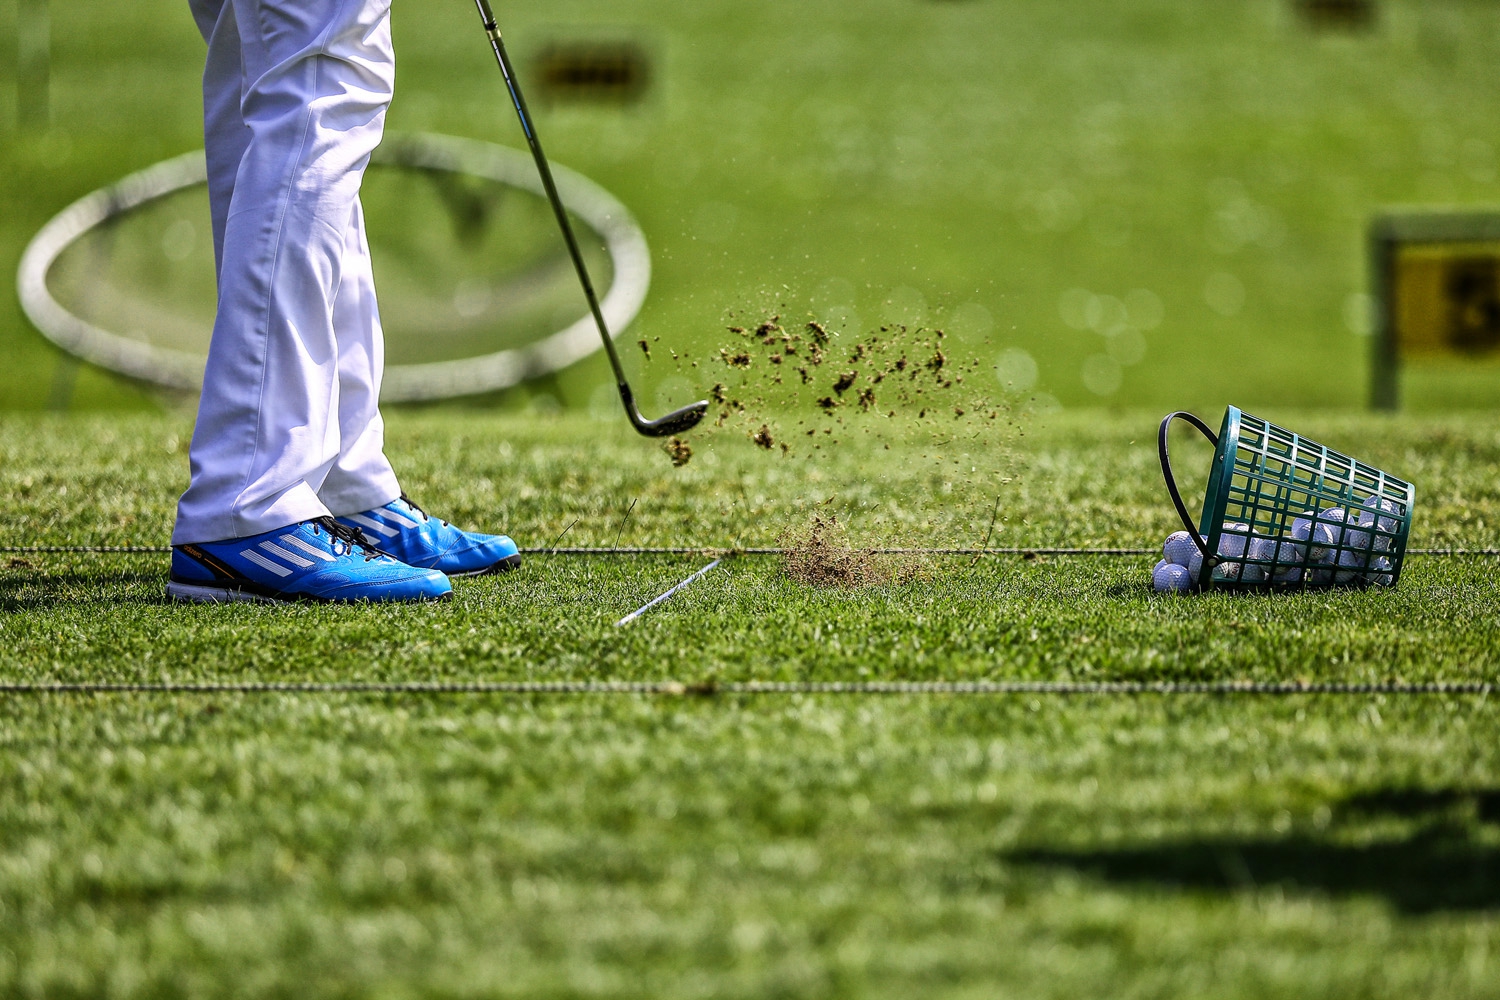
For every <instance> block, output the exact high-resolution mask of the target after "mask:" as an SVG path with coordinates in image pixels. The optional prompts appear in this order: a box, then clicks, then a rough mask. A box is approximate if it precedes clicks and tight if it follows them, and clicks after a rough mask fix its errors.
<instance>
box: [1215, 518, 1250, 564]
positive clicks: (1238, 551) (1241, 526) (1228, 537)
mask: <svg viewBox="0 0 1500 1000" xmlns="http://www.w3.org/2000/svg"><path fill="white" fill-rule="evenodd" d="M1249 535H1250V525H1248V524H1245V523H1243V522H1241V521H1225V522H1224V529H1223V534H1221V535H1220V536H1219V555H1221V556H1223V557H1224V558H1225V559H1240V558H1243V557H1244V555H1245V545H1246V543H1247V541H1248V540H1249Z"/></svg>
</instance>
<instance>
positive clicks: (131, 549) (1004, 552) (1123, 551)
mask: <svg viewBox="0 0 1500 1000" xmlns="http://www.w3.org/2000/svg"><path fill="white" fill-rule="evenodd" d="M171 551H172V547H171V546H170V545H0V555H161V554H164V553H167V552H171ZM520 551H521V553H522V554H523V555H530V556H718V557H721V558H722V557H727V556H779V555H784V554H785V553H786V552H787V551H788V550H787V549H786V548H782V547H779V546H752V547H748V548H739V549H737V548H718V547H715V546H712V545H621V546H597V547H590V546H571V547H566V548H551V547H546V548H530V549H521V550H520ZM856 551H859V552H864V553H868V554H870V555H878V556H1022V557H1026V556H1150V555H1158V556H1159V555H1160V554H1161V550H1160V549H1155V548H1147V549H1137V548H1107V547H1089V546H1076V547H1054V548H1047V547H1035V546H1024V545H1018V546H1011V547H1007V548H999V547H992V548H985V549H981V548H961V547H959V548H921V547H907V548H884V549H857V550H856ZM1406 554H1407V555H1409V556H1500V548H1494V549H1470V548H1429V549H1407V550H1406Z"/></svg>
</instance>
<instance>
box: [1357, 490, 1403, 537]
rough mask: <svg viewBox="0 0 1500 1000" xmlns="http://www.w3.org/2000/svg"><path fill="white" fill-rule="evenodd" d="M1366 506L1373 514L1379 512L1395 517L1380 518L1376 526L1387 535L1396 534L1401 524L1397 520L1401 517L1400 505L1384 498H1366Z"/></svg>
mask: <svg viewBox="0 0 1500 1000" xmlns="http://www.w3.org/2000/svg"><path fill="white" fill-rule="evenodd" d="M1364 505H1365V506H1366V507H1368V508H1369V509H1370V510H1371V511H1372V512H1373V511H1377V510H1378V511H1380V512H1381V513H1382V514H1392V515H1395V516H1393V517H1382V518H1380V519H1379V523H1378V524H1377V525H1376V527H1378V528H1379V529H1380V530H1381V531H1383V532H1385V533H1386V534H1387V535H1394V534H1395V533H1396V529H1397V527H1399V526H1400V523H1401V522H1400V521H1399V520H1397V518H1399V517H1400V515H1401V505H1400V504H1398V503H1396V502H1395V501H1394V500H1387V499H1385V498H1384V497H1377V496H1370V497H1366V498H1365V503H1364Z"/></svg>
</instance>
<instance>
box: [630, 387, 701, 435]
mask: <svg viewBox="0 0 1500 1000" xmlns="http://www.w3.org/2000/svg"><path fill="white" fill-rule="evenodd" d="M619 388H620V401H621V402H623V403H624V404H625V413H626V415H627V416H629V417H630V425H631V426H632V427H634V428H635V429H636V430H637V431H638V432H639V433H641V434H644V435H646V436H647V437H667V436H668V435H670V434H681V433H683V432H684V431H688V430H692V429H693V428H694V427H696V426H697V425H698V421H700V420H702V419H703V415H704V414H705V413H707V412H708V400H706V399H700V400H698V402H696V403H690V404H688V405H687V406H684V407H683V408H682V409H680V410H673V411H672V412H671V413H668V414H667V415H666V416H664V417H658V418H656V419H655V420H647V419H646V418H645V417H643V416H641V411H640V410H638V409H636V406H635V395H634V393H632V392H631V391H630V386H629V385H627V384H625V383H624V382H621V383H619Z"/></svg>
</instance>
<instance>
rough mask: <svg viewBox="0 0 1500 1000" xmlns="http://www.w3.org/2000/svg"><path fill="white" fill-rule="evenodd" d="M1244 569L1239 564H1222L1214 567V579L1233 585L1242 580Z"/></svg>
mask: <svg viewBox="0 0 1500 1000" xmlns="http://www.w3.org/2000/svg"><path fill="white" fill-rule="evenodd" d="M1241 569H1243V567H1242V566H1241V565H1240V564H1239V563H1237V562H1221V563H1219V565H1217V566H1215V567H1214V579H1215V580H1222V581H1225V582H1226V583H1233V582H1234V581H1236V580H1238V579H1239V578H1240V570H1241Z"/></svg>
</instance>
